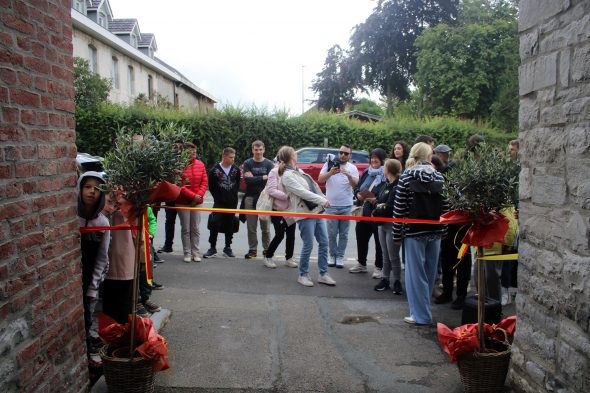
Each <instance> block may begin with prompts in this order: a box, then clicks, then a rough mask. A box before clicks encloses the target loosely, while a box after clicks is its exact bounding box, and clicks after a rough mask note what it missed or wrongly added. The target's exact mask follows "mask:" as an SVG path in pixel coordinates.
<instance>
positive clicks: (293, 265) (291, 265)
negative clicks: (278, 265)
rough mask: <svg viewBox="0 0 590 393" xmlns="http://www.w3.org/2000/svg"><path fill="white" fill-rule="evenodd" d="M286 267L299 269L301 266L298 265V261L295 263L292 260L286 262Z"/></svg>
mask: <svg viewBox="0 0 590 393" xmlns="http://www.w3.org/2000/svg"><path fill="white" fill-rule="evenodd" d="M285 266H287V267H299V264H298V263H297V261H295V259H293V258H291V259H287V260H286V261H285Z"/></svg>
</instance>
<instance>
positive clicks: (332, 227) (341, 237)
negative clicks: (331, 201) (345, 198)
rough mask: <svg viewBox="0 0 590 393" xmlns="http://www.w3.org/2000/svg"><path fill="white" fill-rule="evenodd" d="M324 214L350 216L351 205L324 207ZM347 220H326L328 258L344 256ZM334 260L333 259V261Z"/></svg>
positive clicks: (348, 223) (346, 240)
mask: <svg viewBox="0 0 590 393" xmlns="http://www.w3.org/2000/svg"><path fill="white" fill-rule="evenodd" d="M326 214H337V215H340V216H350V215H351V214H352V206H331V207H328V208H327V209H326ZM349 228H350V221H348V220H328V243H329V245H330V259H336V258H339V259H341V258H344V253H345V252H346V245H347V244H348V229H349ZM334 262H335V261H334Z"/></svg>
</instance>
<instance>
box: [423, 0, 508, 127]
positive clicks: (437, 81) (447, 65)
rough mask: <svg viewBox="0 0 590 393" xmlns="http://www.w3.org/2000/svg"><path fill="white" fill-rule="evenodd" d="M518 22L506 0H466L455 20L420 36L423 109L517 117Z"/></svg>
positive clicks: (504, 119)
mask: <svg viewBox="0 0 590 393" xmlns="http://www.w3.org/2000/svg"><path fill="white" fill-rule="evenodd" d="M518 45H519V44H518V26H517V19H516V8H515V7H514V6H513V5H512V4H511V3H510V2H508V1H506V0H500V1H492V0H466V1H464V2H463V3H462V6H461V12H460V17H459V19H458V23H457V24H456V25H453V26H451V25H447V24H439V25H438V26H436V27H433V28H430V29H428V30H426V31H425V32H424V33H423V34H422V35H421V36H420V37H419V38H418V39H417V40H416V48H418V56H417V59H418V60H417V62H418V71H417V73H416V85H417V86H418V92H419V93H420V99H419V101H420V102H421V103H422V104H423V108H422V110H423V113H425V114H429V115H451V116H459V117H463V118H470V119H491V120H492V122H493V124H494V125H495V126H497V127H502V128H504V129H507V130H510V131H513V130H516V128H517V121H518V64H519V59H518Z"/></svg>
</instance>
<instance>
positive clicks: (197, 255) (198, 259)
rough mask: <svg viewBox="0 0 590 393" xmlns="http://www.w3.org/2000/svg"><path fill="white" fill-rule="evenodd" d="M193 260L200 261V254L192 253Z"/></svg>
mask: <svg viewBox="0 0 590 393" xmlns="http://www.w3.org/2000/svg"><path fill="white" fill-rule="evenodd" d="M193 261H195V262H201V254H199V253H196V254H195V255H193Z"/></svg>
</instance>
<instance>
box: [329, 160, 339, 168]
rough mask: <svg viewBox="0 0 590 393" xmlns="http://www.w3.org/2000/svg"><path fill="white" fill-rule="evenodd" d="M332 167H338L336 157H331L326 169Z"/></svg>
mask: <svg viewBox="0 0 590 393" xmlns="http://www.w3.org/2000/svg"><path fill="white" fill-rule="evenodd" d="M332 168H336V169H340V161H339V160H338V159H337V158H332V159H331V160H330V161H328V170H331V169H332Z"/></svg>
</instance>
